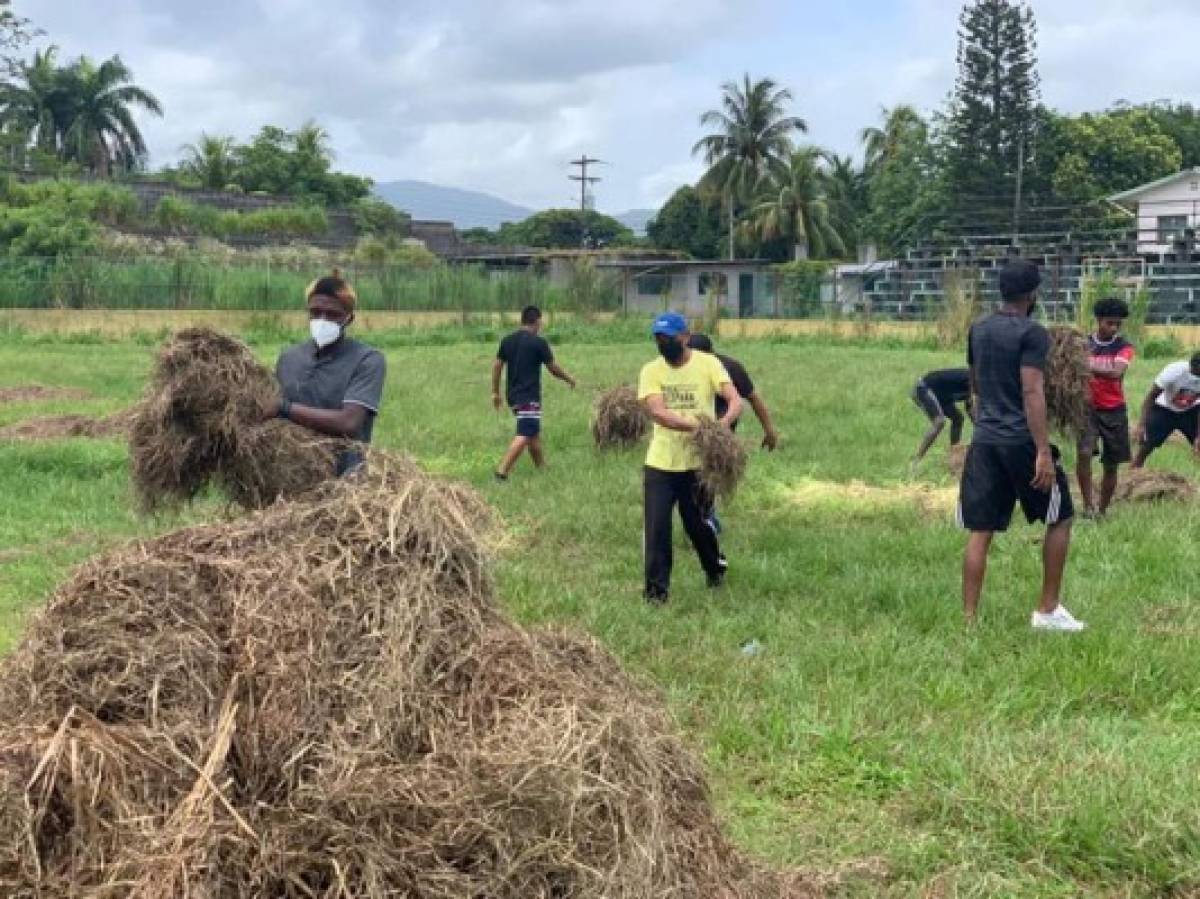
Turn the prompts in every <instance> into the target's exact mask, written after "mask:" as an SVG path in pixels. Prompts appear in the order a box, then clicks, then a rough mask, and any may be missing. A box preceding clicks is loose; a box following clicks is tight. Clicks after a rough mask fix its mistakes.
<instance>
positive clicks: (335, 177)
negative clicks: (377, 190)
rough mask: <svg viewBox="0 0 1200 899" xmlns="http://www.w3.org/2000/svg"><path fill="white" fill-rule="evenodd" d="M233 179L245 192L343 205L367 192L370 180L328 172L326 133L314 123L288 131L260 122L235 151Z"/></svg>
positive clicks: (329, 163) (329, 159)
mask: <svg viewBox="0 0 1200 899" xmlns="http://www.w3.org/2000/svg"><path fill="white" fill-rule="evenodd" d="M234 159H235V161H236V165H235V169H234V182H235V183H236V184H238V185H239V186H240V187H242V189H244V190H247V191H258V192H262V193H268V194H285V195H288V196H293V197H296V198H297V199H300V200H307V201H312V202H317V203H323V204H327V205H330V206H347V205H351V204H353V203H354V202H355V201H357V200H360V199H362V198H363V197H366V196H367V195H369V194H370V192H371V180H370V179H369V178H360V177H358V176H355V175H347V174H344V173H341V172H334V171H331V166H332V162H333V156H332V153H331V152H330V150H329V136H328V134H327V133H326V132H325V130H324V129H323V128H321V127H320V126H319V125H317V124H316V123H314V122H306V123H305V124H304V125H302V126H301V127H300V129H299V130H298V131H295V132H291V131H287V130H286V129H284V128H280V127H278V126H277V125H265V126H264V127H263V128H262V129H260V130H259V132H258V134H256V135H255V136H254V138H253V139H252V140H251V141H250V143H249V144H245V145H243V146H239V147H237V148H235V150H234Z"/></svg>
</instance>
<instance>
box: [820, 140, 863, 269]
mask: <svg viewBox="0 0 1200 899" xmlns="http://www.w3.org/2000/svg"><path fill="white" fill-rule="evenodd" d="M821 155H822V158H823V160H824V165H823V166H822V167H821V169H820V177H821V181H822V193H823V194H824V195H825V202H826V203H827V204H828V206H829V215H830V219H831V220H832V221H833V222H835V223H836V228H837V231H838V233H839V234H840V235H841V238H842V243H843V244H844V247H843V252H844V255H846V256H854V255H855V254H856V253H857V252H858V240H859V233H860V231H861V229H862V220H863V217H864V216H865V215H866V214H867V178H866V172H865V171H863V170H862V169H859V168H858V167H857V166H856V165H855V164H854V160H853V159H852V158H851V157H849V156H838V155H837V154H836V153H822V154H821Z"/></svg>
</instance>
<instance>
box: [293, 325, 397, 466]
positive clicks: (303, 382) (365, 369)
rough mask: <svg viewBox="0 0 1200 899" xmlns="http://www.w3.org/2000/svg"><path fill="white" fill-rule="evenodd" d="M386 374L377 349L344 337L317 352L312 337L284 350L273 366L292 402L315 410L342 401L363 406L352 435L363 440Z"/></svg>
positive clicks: (367, 435)
mask: <svg viewBox="0 0 1200 899" xmlns="http://www.w3.org/2000/svg"><path fill="white" fill-rule="evenodd" d="M386 374H387V363H386V362H385V361H384V358H383V354H382V353H381V352H379V350H377V349H374V348H373V347H369V346H367V345H366V344H364V343H359V342H358V341H357V340H351V339H349V338H346V337H344V338H342V339H341V340H339V341H338V342H337V343H335V344H333V346H330V347H326V348H325V349H324V350H322V351H321V352H320V353H318V352H317V345H316V344H315V343H313V342H312V341H311V340H306V341H305V342H304V343H298V344H296V345H295V346H293V347H289V348H288V349H286V350H284V351H283V353H281V354H280V356H279V362H278V363H276V365H275V376H276V377H277V378H278V379H279V384H280V386H281V387H282V388H283V395H284V396H285V397H287V399H289V400H291V401H292V402H293V403H299V404H300V405H302V406H313V407H315V408H317V409H340V408H342V406H343V405H344V404H345V403H354V404H356V405H359V406H362V407H364V408H365V409H366V410H367V413H368V414H367V417H366V419H365V420H364V421H363V426H362V430H361V431H360V432H359V433H358V434H355V435H354V436H355V438H356V439H358V440H361V441H362V442H363V443H369V442H370V440H371V431H372V430H373V429H374V427H375V416H376V415H377V414H379V404H380V402H381V401H382V399H383V379H384V377H385V375H386Z"/></svg>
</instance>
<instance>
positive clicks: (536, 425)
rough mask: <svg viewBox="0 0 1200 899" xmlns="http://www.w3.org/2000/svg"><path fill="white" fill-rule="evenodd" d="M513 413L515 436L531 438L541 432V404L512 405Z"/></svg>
mask: <svg viewBox="0 0 1200 899" xmlns="http://www.w3.org/2000/svg"><path fill="white" fill-rule="evenodd" d="M512 411H513V415H515V416H516V418H517V436H518V437H524V438H526V439H529V440H532V439H533V438H534V437H537V436H538V435H539V434H541V433H542V404H541V403H526V404H525V405H523V406H513V410H512Z"/></svg>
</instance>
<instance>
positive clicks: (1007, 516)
mask: <svg viewBox="0 0 1200 899" xmlns="http://www.w3.org/2000/svg"><path fill="white" fill-rule="evenodd" d="M1051 452H1052V453H1053V454H1054V472H1055V474H1054V486H1053V487H1052V488H1051V489H1050V490H1049V491H1047V492H1044V493H1043V492H1042V491H1041V490H1038V489H1036V488H1034V487H1033V486H1032V485H1031V484H1030V482H1031V481H1032V480H1033V474H1034V471H1035V469H1036V464H1037V447H1035V446H1034V445H1033V444H1032V443H1019V444H1016V445H1014V446H996V445H994V444H990V443H972V444H971V448H970V449H969V450H968V451H967V460H966V463H965V464H964V467H963V475H962V484H961V486H960V487H959V493H958V523H959V524H960V525H962V526H963V527H964V528H966V529H967V530H969V531H1006V530H1008V525H1009V523H1010V522H1011V521H1012V513H1013V507H1014V506H1015V505H1016V504H1017V503H1018V502H1020V503H1021V511H1023V512H1024V513H1025V518H1026V519H1027V520H1028V521H1029V522H1030V523H1031V524H1032V523H1033V522H1035V521H1044V522H1045V523H1046V524H1048V525H1049V524H1058V523H1059V522H1061V521H1067V520H1068V519H1070V518H1071V517H1072V516H1074V514H1075V507H1074V505H1073V504H1072V503H1071V488H1070V485H1069V484H1068V483H1067V473H1066V472H1065V471H1063V467H1062V465H1061V464H1060V462H1059V459H1060V458H1061V457H1060V455H1059V452H1058V447H1051Z"/></svg>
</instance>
